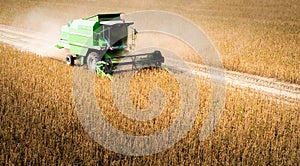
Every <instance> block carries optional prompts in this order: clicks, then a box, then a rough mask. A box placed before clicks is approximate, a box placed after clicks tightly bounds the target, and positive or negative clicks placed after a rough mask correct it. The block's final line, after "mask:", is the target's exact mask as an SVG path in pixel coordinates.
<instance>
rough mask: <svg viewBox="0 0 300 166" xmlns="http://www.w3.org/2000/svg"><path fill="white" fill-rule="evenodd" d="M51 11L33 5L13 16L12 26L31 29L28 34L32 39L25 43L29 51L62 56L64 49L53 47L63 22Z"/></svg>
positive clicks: (43, 54)
mask: <svg viewBox="0 0 300 166" xmlns="http://www.w3.org/2000/svg"><path fill="white" fill-rule="evenodd" d="M52 13H53V12H52ZM52 13H51V11H50V9H45V8H40V7H35V8H33V9H32V10H30V11H29V12H28V13H25V14H23V15H20V16H18V17H16V18H14V21H13V23H12V26H15V27H22V28H24V29H26V30H29V31H31V34H30V36H31V37H32V39H33V40H32V41H27V42H28V43H26V44H27V45H29V51H31V52H34V53H36V54H38V55H41V56H47V57H57V58H58V57H64V56H65V54H64V53H65V50H59V49H57V48H56V47H55V46H56V45H57V43H58V41H59V38H60V28H61V26H62V25H63V24H64V23H63V22H62V21H60V20H59V19H58V18H56V17H55V15H53V14H52ZM62 54H64V55H62Z"/></svg>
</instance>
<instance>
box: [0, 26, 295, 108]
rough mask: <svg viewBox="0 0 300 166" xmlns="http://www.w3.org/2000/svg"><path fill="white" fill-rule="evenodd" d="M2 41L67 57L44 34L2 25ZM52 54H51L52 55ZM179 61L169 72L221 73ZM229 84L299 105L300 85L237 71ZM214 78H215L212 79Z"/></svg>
mask: <svg viewBox="0 0 300 166" xmlns="http://www.w3.org/2000/svg"><path fill="white" fill-rule="evenodd" d="M0 41H1V42H3V43H6V44H9V45H12V46H14V47H16V48H18V49H20V50H24V51H30V52H33V53H37V54H39V55H41V56H46V57H51V58H55V59H58V60H64V59H65V55H66V54H67V51H66V50H55V49H54V46H55V43H54V42H53V41H49V40H47V38H46V37H44V35H43V34H41V33H38V32H32V31H29V30H25V29H22V28H17V27H11V26H6V25H1V24H0ZM49 50H51V51H49ZM178 61H179V60H176V59H174V58H173V59H172V58H168V57H166V65H167V66H168V67H169V68H170V69H175V70H180V71H185V72H190V73H192V74H196V75H199V76H202V77H205V78H210V77H212V76H211V75H209V72H208V70H210V71H212V73H218V71H219V70H220V69H217V68H209V67H206V66H204V65H200V64H196V63H192V62H185V63H186V64H188V66H189V68H190V69H186V68H182V67H180V66H176V65H174V64H179V63H178ZM224 72H225V80H226V83H227V84H229V85H231V86H238V87H242V88H250V89H252V90H255V91H259V92H261V93H262V94H266V95H268V96H270V97H272V98H273V99H276V100H280V101H286V102H289V103H298V102H299V101H300V85H297V84H291V83H285V82H280V81H277V80H275V79H271V78H266V77H260V76H256V75H251V74H247V73H239V72H234V71H224ZM213 77H215V76H213Z"/></svg>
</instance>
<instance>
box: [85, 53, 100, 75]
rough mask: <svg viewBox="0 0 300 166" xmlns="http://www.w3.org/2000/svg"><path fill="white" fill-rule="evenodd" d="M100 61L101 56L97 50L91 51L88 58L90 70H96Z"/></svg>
mask: <svg viewBox="0 0 300 166" xmlns="http://www.w3.org/2000/svg"><path fill="white" fill-rule="evenodd" d="M98 61H100V56H99V54H98V53H96V52H91V53H89V55H88V58H87V65H88V68H89V70H91V71H96V63H97V62H98Z"/></svg>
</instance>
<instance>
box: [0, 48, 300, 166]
mask: <svg viewBox="0 0 300 166" xmlns="http://www.w3.org/2000/svg"><path fill="white" fill-rule="evenodd" d="M0 54H1V56H0V58H1V59H0V63H1V64H0V75H1V77H0V90H1V95H0V104H1V107H0V109H1V111H0V119H1V132H0V140H1V141H0V142H1V144H0V147H1V148H0V161H1V163H6V164H9V163H11V164H14V163H21V164H22V163H26V164H30V165H32V164H37V163H39V164H45V165H49V164H59V165H61V164H63V165H65V164H68V163H69V164H88V165H95V164H105V165H108V164H112V165H119V164H125V165H145V164H146V165H179V164H180V165H183V164H185V165H189V164H195V163H197V164H201V165H211V164H212V165H214V164H218V165H219V164H222V165H235V164H243V165H245V164H247V165H258V164H260V165H261V164H263V165H267V164H269V165H297V163H298V161H299V160H300V158H299V150H300V149H299V140H300V130H299V129H300V124H299V118H300V116H299V109H300V106H299V103H295V104H283V103H280V102H278V101H277V100H270V99H269V98H268V97H267V96H264V95H260V94H257V95H253V93H257V92H252V91H251V90H247V89H239V88H232V87H231V88H230V87H228V89H227V93H226V106H225V109H224V110H223V114H222V117H221V119H220V122H219V123H218V126H217V128H216V129H215V131H214V132H213V133H212V134H211V135H210V136H209V138H208V139H206V140H205V141H203V142H200V141H199V139H198V134H199V130H200V129H201V125H202V124H203V121H204V118H205V116H206V114H207V112H208V108H209V104H210V97H209V96H210V93H211V89H210V86H209V84H208V82H207V81H206V80H202V79H201V78H197V84H198V87H197V88H198V89H199V92H201V98H200V100H199V110H198V115H197V117H196V121H195V123H194V124H193V127H192V128H191V130H190V131H189V133H188V134H187V135H186V137H185V138H183V139H182V140H181V141H179V142H178V143H177V144H175V145H174V146H172V147H171V148H170V149H169V150H168V151H165V152H161V153H158V154H154V155H150V156H144V157H132V156H124V155H120V154H116V153H114V152H111V151H109V150H106V149H105V148H103V147H102V146H100V145H99V144H97V143H96V142H95V141H93V140H92V139H91V137H89V135H88V134H87V133H85V131H84V129H83V127H82V126H81V123H80V121H79V119H78V117H77V114H76V110H75V108H74V103H73V98H72V78H73V68H72V67H68V66H66V65H65V64H64V63H63V62H60V61H56V60H52V59H48V58H41V57H38V56H35V55H32V54H30V53H26V52H20V51H17V50H15V49H12V48H11V47H8V46H3V45H1V47H0ZM149 82H152V83H154V85H155V86H151V85H150V84H149ZM103 87H106V88H103ZM154 87H160V88H161V89H162V90H163V91H164V92H165V95H166V96H167V97H168V98H167V101H166V105H167V106H168V107H166V108H165V109H164V110H163V113H162V114H161V115H160V116H159V117H158V118H156V119H155V120H151V121H146V122H140V121H138V122H137V121H134V120H131V119H129V118H126V117H124V116H123V115H122V114H121V113H120V112H118V110H117V109H116V108H115V106H114V105H113V103H112V95H111V81H109V80H108V79H98V78H96V81H95V92H96V96H97V101H98V103H99V106H100V107H101V109H102V112H103V114H104V115H105V117H106V118H107V120H108V121H109V122H110V123H111V124H112V125H114V126H115V127H117V128H118V129H119V130H121V131H124V132H127V133H130V134H133V135H149V134H151V133H153V132H155V131H160V130H162V129H163V128H165V127H167V126H168V125H170V124H171V123H172V122H173V119H174V118H175V117H176V111H175V110H176V109H177V108H178V101H179V99H180V97H181V95H180V93H178V84H177V83H176V80H175V79H174V77H173V76H172V74H168V73H167V72H165V71H159V70H144V71H140V72H138V73H136V74H135V76H134V77H133V78H132V79H131V82H130V88H129V89H130V90H129V92H130V93H129V94H130V100H131V101H132V103H133V104H134V105H136V106H137V107H139V108H147V107H149V105H150V100H149V99H148V95H149V92H150V90H151V89H152V88H154ZM120 90H122V89H120ZM158 144H159V143H158Z"/></svg>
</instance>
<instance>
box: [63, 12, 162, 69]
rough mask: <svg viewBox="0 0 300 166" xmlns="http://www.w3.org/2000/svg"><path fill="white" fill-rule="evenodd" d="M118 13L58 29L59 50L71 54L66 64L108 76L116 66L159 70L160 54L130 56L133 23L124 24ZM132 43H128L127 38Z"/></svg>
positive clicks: (101, 15) (133, 38)
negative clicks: (78, 64) (64, 50)
mask: <svg viewBox="0 0 300 166" xmlns="http://www.w3.org/2000/svg"><path fill="white" fill-rule="evenodd" d="M121 17H122V14H121V13H112V14H97V15H95V16H92V17H89V18H82V19H77V20H72V21H69V22H68V25H64V26H62V28H61V38H60V41H59V44H58V45H57V47H58V48H66V49H69V50H70V55H67V56H66V63H67V64H68V65H74V61H75V60H79V61H80V64H81V65H85V64H86V65H87V66H88V69H89V70H93V71H96V70H102V71H103V72H104V73H105V74H111V73H112V72H113V70H115V69H116V66H119V65H132V68H133V69H134V68H135V67H136V66H137V65H145V64H148V65H149V64H151V65H155V66H157V67H160V66H161V64H162V63H163V62H164V57H163V56H162V55H161V52H160V51H154V52H150V53H144V54H135V55H133V54H131V53H130V51H131V50H132V48H133V47H134V40H135V38H136V34H137V31H136V30H135V29H134V28H131V32H129V27H130V26H131V25H133V22H132V21H125V20H124V19H122V18H121ZM129 33H130V35H131V40H130V41H131V43H128V41H129V40H128V35H129ZM125 58H126V59H128V60H129V61H128V60H127V61H126V60H125V62H121V59H125Z"/></svg>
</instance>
